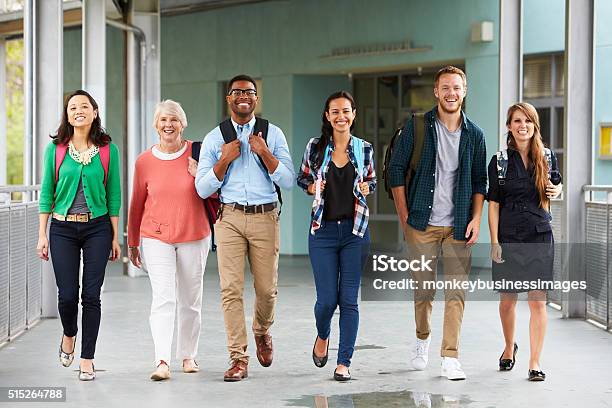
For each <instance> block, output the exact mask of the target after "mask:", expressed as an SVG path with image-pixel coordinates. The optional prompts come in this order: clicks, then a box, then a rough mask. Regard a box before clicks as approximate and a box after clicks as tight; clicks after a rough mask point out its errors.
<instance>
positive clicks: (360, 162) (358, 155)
mask: <svg viewBox="0 0 612 408" xmlns="http://www.w3.org/2000/svg"><path fill="white" fill-rule="evenodd" d="M352 139H353V154H354V155H355V160H356V161H357V173H358V175H359V182H361V181H362V180H363V166H364V164H365V163H364V155H363V140H362V139H360V138H358V137H355V136H352Z"/></svg>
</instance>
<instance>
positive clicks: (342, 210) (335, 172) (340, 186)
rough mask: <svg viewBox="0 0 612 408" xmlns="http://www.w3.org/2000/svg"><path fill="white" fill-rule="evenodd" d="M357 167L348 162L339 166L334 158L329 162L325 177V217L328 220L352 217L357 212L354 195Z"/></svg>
mask: <svg viewBox="0 0 612 408" xmlns="http://www.w3.org/2000/svg"><path fill="white" fill-rule="evenodd" d="M354 179H355V167H353V165H352V164H351V162H348V163H347V164H345V165H344V166H342V167H341V168H338V167H337V166H336V164H335V163H334V162H333V160H330V162H329V170H328V171H327V177H326V179H325V190H324V191H323V194H324V198H325V207H324V209H323V217H324V218H325V219H326V220H328V221H336V220H344V219H347V218H350V219H352V218H353V216H354V212H355V196H354V195H353V180H354Z"/></svg>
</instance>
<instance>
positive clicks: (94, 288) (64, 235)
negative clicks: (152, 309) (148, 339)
mask: <svg viewBox="0 0 612 408" xmlns="http://www.w3.org/2000/svg"><path fill="white" fill-rule="evenodd" d="M112 239H113V228H112V225H111V223H110V218H109V216H108V215H104V216H101V217H98V218H94V219H92V220H90V221H89V222H83V223H81V222H71V221H58V220H56V219H52V220H51V227H50V232H49V249H50V250H51V259H52V261H53V269H54V271H55V280H56V282H57V289H58V309H59V314H60V318H61V320H62V326H63V328H64V335H66V336H68V337H73V336H75V335H76V334H77V330H78V327H77V317H78V313H79V266H80V260H81V250H82V251H83V282H82V284H83V289H82V291H81V306H82V308H83V316H82V322H81V327H82V330H83V333H82V335H81V358H86V359H93V358H94V354H95V352H96V341H97V339H98V330H99V328H100V315H101V309H100V290H101V288H102V283H103V282H104V273H105V270H106V264H107V262H108V257H109V255H110V251H111V247H112V245H111V244H112ZM65 351H69V350H65Z"/></svg>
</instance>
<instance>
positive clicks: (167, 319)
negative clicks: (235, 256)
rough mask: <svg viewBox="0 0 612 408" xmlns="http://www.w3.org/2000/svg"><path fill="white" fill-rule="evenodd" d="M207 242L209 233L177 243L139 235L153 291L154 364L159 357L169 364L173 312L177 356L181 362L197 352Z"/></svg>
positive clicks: (152, 330)
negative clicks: (175, 323)
mask: <svg viewBox="0 0 612 408" xmlns="http://www.w3.org/2000/svg"><path fill="white" fill-rule="evenodd" d="M209 246H210V237H206V238H204V239H202V240H199V241H191V242H182V243H179V244H167V243H165V242H162V241H159V240H157V239H152V238H143V239H142V251H143V257H144V261H145V262H146V266H147V271H148V272H149V279H150V280H151V290H152V295H153V296H152V297H153V300H152V302H151V316H150V317H149V323H150V324H151V333H152V335H153V343H154V344H155V365H156V366H157V365H158V364H159V363H160V361H161V360H163V361H165V362H166V363H168V364H170V360H171V354H172V351H171V350H172V336H173V332H174V316H175V312H176V315H177V320H178V324H177V329H178V333H177V346H176V357H177V358H178V359H179V360H180V361H181V363H182V360H184V359H193V358H195V356H196V354H197V352H198V342H199V339H200V326H201V319H202V281H203V278H204V267H205V266H206V258H207V257H208V248H209ZM177 304H178V308H177Z"/></svg>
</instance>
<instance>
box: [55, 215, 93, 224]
mask: <svg viewBox="0 0 612 408" xmlns="http://www.w3.org/2000/svg"><path fill="white" fill-rule="evenodd" d="M53 218H55V219H56V220H58V221H70V222H89V220H91V213H83V214H68V215H62V214H58V213H53Z"/></svg>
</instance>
